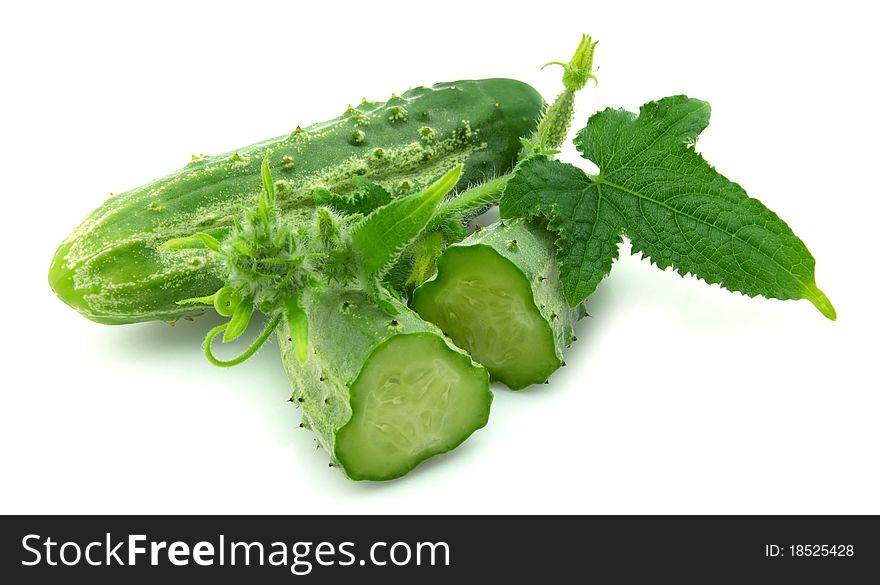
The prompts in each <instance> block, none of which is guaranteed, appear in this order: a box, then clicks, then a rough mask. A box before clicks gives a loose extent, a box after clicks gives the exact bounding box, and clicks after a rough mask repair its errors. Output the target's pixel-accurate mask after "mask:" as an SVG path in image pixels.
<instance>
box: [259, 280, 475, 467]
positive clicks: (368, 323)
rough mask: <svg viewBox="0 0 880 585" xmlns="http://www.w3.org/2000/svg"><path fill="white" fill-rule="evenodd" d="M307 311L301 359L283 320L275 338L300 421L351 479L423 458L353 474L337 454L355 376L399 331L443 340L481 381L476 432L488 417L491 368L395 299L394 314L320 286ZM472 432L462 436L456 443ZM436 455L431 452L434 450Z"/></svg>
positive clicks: (358, 295)
mask: <svg viewBox="0 0 880 585" xmlns="http://www.w3.org/2000/svg"><path fill="white" fill-rule="evenodd" d="M305 303H306V307H305V309H306V312H307V313H308V315H309V352H308V358H307V359H306V361H305V363H301V362H300V361H299V359H297V356H296V352H295V348H294V346H293V343H292V341H291V335H290V331H289V329H288V327H287V324H286V323H285V322H284V320H282V324H281V325H280V326H279V328H278V333H277V338H278V343H279V345H280V347H281V359H282V361H283V363H284V368H285V370H286V371H287V377H288V379H289V380H290V384H291V386H292V388H293V389H294V390H293V395H292V397H291V401H293V402H294V403H295V404H297V405H298V406H299V407H300V408H301V409H302V414H303V422H302V424H303V426H305V427H308V428H310V429H311V430H312V431H313V432H314V433H315V437H316V439H317V441H318V444H319V445H320V446H321V447H322V448H324V450H326V451H327V452H328V453H329V454H330V462H331V464H332V465H334V466H336V467H339V468H340V470H342V472H343V473H344V474H345V475H346V476H347V477H349V478H350V479H354V480H372V481H384V480H389V479H396V478H398V477H400V476H402V475H405V474H406V473H408V472H409V471H411V470H412V469H413V468H414V467H415V466H416V465H418V464H419V463H421V460H419V461H413V462H412V465H410V466H408V467H406V468H404V469H398V470H395V471H393V472H390V473H389V474H383V475H370V476H365V475H357V474H355V473H352V472H351V471H350V469H348V468H347V467H346V465H345V461H342V460H340V458H339V456H338V454H337V449H336V447H337V434H338V432H339V431H340V430H341V429H342V428H343V427H344V426H345V424H346V423H348V421H349V420H350V419H351V417H352V409H351V402H350V400H351V397H350V389H351V386H352V384H354V382H355V381H356V380H357V378H358V375H359V374H360V372H361V370H362V369H363V368H364V366H365V365H366V363H367V362H368V360H369V359H370V356H371V355H372V354H373V353H374V352H375V351H376V350H377V349H378V348H380V347H381V346H382V345H383V344H384V343H385V342H387V341H389V340H390V339H392V338H394V337H396V336H398V335H431V336H435V337H436V338H437V339H438V341H440V342H442V343H443V344H444V345H445V346H446V347H447V348H448V349H449V352H450V354H449V355H450V357H451V358H452V359H458V360H460V361H461V363H462V364H464V365H466V367H467V368H468V369H469V370H470V371H471V372H472V373H473V374H474V375H475V376H478V377H482V378H483V379H484V381H485V383H484V392H485V396H484V403H485V412H483V413H481V415H480V423H479V424H478V426H476V427H475V428H473V429H472V430H471V433H473V431H476V430H478V429H480V428H482V427H483V426H485V425H486V423H487V422H488V420H489V408H490V406H491V403H492V392H491V390H490V389H489V373H488V372H487V371H486V370H485V368H483V367H482V366H480V365H478V364H475V363H474V362H473V360H471V358H470V356H468V355H467V354H466V353H465V352H464V351H462V350H461V349H459V348H458V347H456V346H454V345H452V343H451V342H450V341H449V340H448V339H447V338H446V337H444V336H443V333H442V332H441V331H440V330H439V329H437V327H435V326H434V325H432V324H431V323H428V322H426V321H423V320H422V319H420V318H419V316H418V315H416V314H415V313H413V312H412V311H411V310H409V309H408V308H406V307H405V306H403V305H402V304H399V303H397V301H393V303H394V304H395V305H396V307H397V309H398V314H396V315H394V316H393V317H391V316H389V315H388V314H387V313H386V312H385V311H383V310H382V309H380V308H379V307H377V306H376V305H375V304H374V303H373V302H372V301H371V300H370V299H369V297H368V296H367V295H366V294H365V293H364V292H362V291H359V290H353V289H347V290H343V289H333V288H331V289H324V290H318V291H313V292H312V293H311V294H309V295H307V296H306V299H305ZM468 436H470V433H469V434H468V435H466V436H463V437H461V441H459V443H457V444H455V445H452V446H450V448H449V449H447V451H448V450H451V449H454V448H455V447H457V446H458V445H459V444H461V442H463V441H464V440H465V439H467V437H468ZM436 454H439V452H438V453H434V455H436Z"/></svg>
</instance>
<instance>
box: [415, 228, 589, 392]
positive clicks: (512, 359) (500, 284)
mask: <svg viewBox="0 0 880 585" xmlns="http://www.w3.org/2000/svg"><path fill="white" fill-rule="evenodd" d="M411 305H412V307H413V309H414V310H415V311H416V312H418V313H419V315H421V316H422V317H423V318H424V319H426V320H428V321H430V322H432V323H435V324H436V325H437V326H438V327H440V329H442V330H443V331H444V332H445V333H446V334H447V335H449V337H451V338H452V340H453V341H454V342H455V344H456V345H458V346H459V347H461V348H463V349H465V350H466V351H468V352H469V353H470V354H471V356H473V358H474V360H476V361H477V362H479V363H481V364H483V365H484V366H485V367H486V368H487V369H488V370H489V373H490V374H491V376H492V379H493V380H498V381H501V382H504V383H505V384H506V385H507V386H509V387H510V388H512V389H514V390H518V389H521V388H524V387H526V386H528V385H530V384H536V383H539V382H544V381H546V380H547V378H548V377H549V376H550V374H552V373H553V372H554V371H556V369H557V368H559V367H560V366H561V365H562V364H563V361H562V351H563V349H564V348H565V347H567V346H568V345H570V344H571V342H572V340H573V339H574V324H575V323H576V322H577V321H578V319H580V318H581V317H583V316H584V315H585V314H586V313H585V312H584V309H583V305H578V306H577V307H575V308H571V307H569V306H568V304H567V303H566V301H565V298H564V297H563V295H562V287H561V285H560V281H559V267H558V265H557V263H556V259H555V253H554V248H553V240H552V238H551V237H550V235H549V234H548V233H547V232H546V230H544V229H543V228H541V227H539V226H536V225H531V224H526V223H525V222H523V221H522V220H514V221H510V222H499V223H496V224H493V225H492V226H490V227H488V228H485V229H482V230H480V231H479V232H477V233H475V234H473V235H471V236H470V237H468V238H466V239H465V240H463V241H462V242H460V243H458V244H454V245H452V246H450V247H449V249H448V250H446V252H444V254H443V255H442V256H441V257H440V259H439V261H438V263H437V274H436V275H435V276H434V277H433V278H432V279H431V280H429V281H428V282H426V283H425V284H423V285H422V286H421V287H419V288H418V289H416V291H415V292H414V294H413V300H412V303H411Z"/></svg>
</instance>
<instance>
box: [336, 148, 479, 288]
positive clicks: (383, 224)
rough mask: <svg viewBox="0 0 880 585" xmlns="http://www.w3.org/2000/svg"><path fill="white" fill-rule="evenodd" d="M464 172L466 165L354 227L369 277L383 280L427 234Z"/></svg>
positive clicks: (354, 240) (365, 270) (369, 216)
mask: <svg viewBox="0 0 880 585" xmlns="http://www.w3.org/2000/svg"><path fill="white" fill-rule="evenodd" d="M461 171H462V165H458V166H457V167H455V168H453V169H452V170H451V171H449V172H448V173H446V174H445V175H443V176H442V177H440V179H438V180H437V182H435V183H433V184H432V185H430V186H429V187H427V188H426V189H425V190H423V191H420V192H418V193H413V194H412V195H407V196H404V197H400V198H397V199H394V200H393V201H391V202H390V203H388V204H387V205H385V206H383V207H380V208H379V209H377V210H376V211H374V212H372V213H371V214H370V215H368V216H367V217H365V218H363V219H361V220H359V221H358V222H357V223H356V224H354V225H353V226H352V231H351V238H352V243H353V244H354V247H355V249H357V250H358V251H359V252H360V254H361V265H362V268H363V271H364V273H365V274H366V275H367V276H368V277H381V276H382V275H383V274H384V273H385V272H386V271H387V270H388V269H389V268H390V267H391V265H392V264H393V263H394V261H395V260H397V258H398V256H400V253H401V252H402V251H403V248H404V247H405V246H406V245H407V244H409V243H410V242H412V241H413V240H414V239H415V238H416V237H418V236H419V234H421V233H422V232H423V231H424V230H425V228H426V227H427V226H428V224H429V223H430V221H431V218H432V217H433V216H434V210H435V209H436V207H437V205H439V203H440V201H441V200H442V199H443V197H444V196H445V195H446V194H447V193H449V192H450V191H451V190H452V188H453V187H454V186H455V184H456V183H457V182H458V179H459V177H461Z"/></svg>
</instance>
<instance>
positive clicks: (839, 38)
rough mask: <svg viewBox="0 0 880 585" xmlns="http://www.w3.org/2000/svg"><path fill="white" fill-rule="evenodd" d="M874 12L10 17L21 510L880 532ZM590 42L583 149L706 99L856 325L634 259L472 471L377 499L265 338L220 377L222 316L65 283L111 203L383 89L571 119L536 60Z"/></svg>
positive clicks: (151, 12) (733, 172)
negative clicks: (472, 90) (814, 520)
mask: <svg viewBox="0 0 880 585" xmlns="http://www.w3.org/2000/svg"><path fill="white" fill-rule="evenodd" d="M422 5H423V6H425V8H417V7H416V6H422ZM869 5H870V3H867V2H841V1H838V2H833V3H822V4H818V3H817V4H811V3H804V2H798V3H790V4H787V3H782V2H779V3H776V2H766V1H763V2H758V3H745V2H737V3H735V4H729V5H728V7H727V8H723V7H720V5H718V6H716V5H715V4H714V3H709V2H680V3H676V2H645V3H640V4H634V3H626V2H613V3H611V2H572V3H570V4H558V3H553V2H547V1H544V2H540V3H523V7H522V8H519V7H517V6H516V5H515V3H512V2H497V3H494V5H490V3H488V2H486V3H484V2H473V1H469V2H450V1H446V2H443V3H436V2H434V3H418V4H416V3H403V2H400V3H378V4H376V3H374V4H372V5H369V6H367V5H365V4H364V3H362V2H359V3H354V4H352V5H349V6H344V5H341V4H335V3H330V2H317V3H312V2H296V3H294V2H286V3H282V2H277V3H268V2H265V3H264V2H226V3H220V2H187V3H183V2H172V3H165V2H151V3H147V4H144V5H143V6H142V7H140V8H134V7H129V6H126V5H125V4H124V3H115V2H114V3H106V4H98V3H95V2H75V3H73V2H71V3H61V2H59V3H57V4H48V3H45V2H27V3H25V2H17V3H6V4H5V5H4V7H3V8H2V15H0V55H2V56H0V59H2V61H0V63H2V73H0V86H2V89H0V103H2V108H0V116H2V129H0V160H2V161H3V162H2V167H0V168H2V183H0V185H2V187H0V189H2V193H0V197H2V209H3V215H2V230H0V237H2V252H3V255H2V263H3V264H2V266H3V281H2V286H0V291H2V292H0V294H2V305H0V306H2V310H3V316H2V320H0V323H2V326H3V333H2V339H3V341H2V344H3V356H4V357H3V374H2V376H3V377H2V380H3V382H2V384H0V386H2V390H0V392H2V397H0V449H2V454H0V477H2V479H0V504H2V505H0V512H4V513H12V512H28V513H43V512H45V513H53V512H71V513H72V512H100V513H123V512H128V513H135V512H143V513H153V512H171V513H182V512H193V513H209V512H210V513H221V512H226V513H306V512H308V513H416V512H426V513H444V514H445V513H478V512H492V513H496V512H497V513H505V512H506V513H550V512H556V513H672V512H679V513H709V512H715V513H748V512H751V513H875V514H876V513H880V503H878V493H880V465H878V459H880V457H878V446H880V422H878V415H880V397H878V390H880V384H878V370H877V367H878V364H877V349H878V343H877V334H878V330H880V322H878V321H880V320H878V316H877V314H878V307H877V302H876V301H875V296H876V295H877V290H878V287H877V284H878V282H877V267H876V266H877V257H878V254H877V252H876V248H877V246H878V236H877V235H876V226H877V225H878V223H877V222H878V212H880V207H878V195H880V193H878V182H877V176H878V173H877V155H878V149H877V142H876V141H877V136H878V130H880V128H878V122H877V120H878V117H877V113H876V108H877V103H878V97H880V96H878V92H877V87H876V83H877V82H876V78H877V66H876V58H877V57H878V55H880V52H878V47H877V41H876V32H875V30H874V29H873V27H874V26H875V25H876V22H877V18H876V15H871V14H868V13H867V10H866V9H865V8H863V7H865V6H869ZM581 32H588V33H591V34H593V35H594V37H595V38H597V39H599V40H600V43H599V46H598V49H597V55H596V61H597V63H598V65H599V66H600V71H599V79H600V81H599V85H598V87H597V88H593V87H592V86H591V87H590V88H589V89H587V90H585V91H584V92H582V94H581V95H580V99H579V101H578V110H577V115H576V119H575V128H576V129H577V128H580V127H581V126H583V124H584V122H585V121H586V119H587V117H588V116H589V115H590V114H591V113H592V112H594V111H596V110H597V109H599V108H604V107H606V106H615V107H619V106H624V107H627V108H629V109H637V108H638V106H639V105H640V104H641V103H642V102H644V101H647V100H650V99H656V98H659V97H662V96H665V95H669V94H676V93H687V94H689V95H691V96H694V97H699V98H701V99H705V100H708V101H710V102H711V104H712V106H713V115H712V123H711V125H710V127H709V129H708V130H707V131H706V132H705V133H704V135H703V137H702V138H701V139H700V142H699V149H700V150H701V151H702V152H703V153H704V155H705V156H706V158H707V159H708V160H709V161H711V162H712V163H713V164H715V165H716V166H717V168H718V169H719V170H720V171H721V172H723V173H725V174H726V175H727V176H729V177H730V178H732V179H734V180H736V181H738V182H739V183H741V184H742V185H743V186H744V187H746V189H747V190H748V191H749V193H750V194H751V195H752V196H755V197H758V198H760V199H761V200H762V201H764V203H766V204H767V205H768V206H769V207H770V208H772V209H774V210H775V211H777V212H778V213H779V214H780V215H781V216H782V217H783V218H784V219H786V221H788V223H789V224H790V225H791V226H792V227H793V229H794V230H795V232H796V233H797V234H798V235H799V236H800V237H801V238H802V239H803V240H804V241H805V242H806V243H807V245H808V246H809V248H810V250H811V251H812V253H813V254H814V256H815V257H816V261H817V271H816V274H817V281H818V283H819V286H820V287H821V288H822V289H823V290H824V291H825V292H826V293H827V294H828V296H829V297H830V298H831V299H832V301H833V302H834V304H835V306H836V307H837V310H838V314H839V320H838V321H837V322H836V323H832V322H830V321H827V320H825V319H824V318H823V317H822V316H821V315H820V314H819V313H818V312H817V311H816V310H814V309H813V308H812V306H811V305H810V304H809V303H808V302H806V301H800V302H785V303H783V302H778V301H768V300H763V299H746V298H744V297H742V296H741V295H738V294H733V293H730V292H727V291H724V290H721V289H719V288H718V287H710V286H707V285H705V284H704V283H701V282H698V281H696V280H695V279H692V278H687V279H682V278H680V277H679V276H677V275H675V274H673V273H670V272H666V273H664V272H660V271H658V270H657V269H656V268H654V267H651V266H649V265H648V263H647V262H646V261H643V260H640V259H638V258H635V257H632V256H629V255H628V253H627V252H626V251H623V254H622V256H621V259H620V260H619V261H618V262H617V263H616V265H615V267H614V269H613V271H612V274H611V276H610V277H609V278H608V279H607V280H606V281H604V282H603V283H602V285H601V286H600V288H599V290H598V292H597V293H596V295H595V296H594V297H593V298H592V299H591V300H590V301H589V310H590V313H591V314H592V317H591V318H589V319H586V320H584V321H583V322H582V323H581V326H580V327H579V329H578V335H579V337H580V338H581V341H580V342H578V343H577V344H576V345H575V346H574V347H573V348H572V349H571V350H570V353H569V354H568V356H567V359H568V363H569V367H567V368H564V369H563V370H561V371H560V372H559V373H558V374H556V375H554V376H553V379H552V383H551V384H550V385H549V386H539V387H533V388H530V389H528V390H526V391H522V392H520V393H516V394H514V393H512V392H510V391H508V390H506V389H504V388H501V387H499V388H496V398H495V403H494V405H493V411H492V416H491V420H490V423H489V425H488V427H486V428H485V429H483V430H481V431H479V432H477V433H476V434H475V435H474V436H473V437H472V438H471V439H470V440H469V441H467V442H466V443H465V444H464V445H463V446H462V447H461V448H459V449H458V450H456V451H454V452H453V453H451V454H450V455H446V456H442V457H438V458H435V459H433V460H431V461H430V462H428V463H426V464H423V465H422V466H421V467H420V468H419V469H418V470H417V471H415V472H413V473H412V474H410V475H409V476H406V477H405V478H403V479H401V480H398V481H394V482H390V483H384V484H371V483H355V482H351V481H348V480H346V479H344V478H343V477H342V475H341V474H340V473H339V472H338V470H335V469H330V468H328V467H327V457H326V454H325V453H324V452H323V451H316V450H315V447H314V442H313V440H312V438H311V435H310V434H309V432H307V431H303V430H301V429H299V428H297V424H298V423H299V414H298V412H297V411H296V410H295V409H294V407H293V406H292V405H291V404H289V403H288V402H286V399H287V397H288V396H289V393H290V390H289V387H288V384H287V381H286V379H285V376H284V372H283V370H282V367H281V364H280V362H279V359H278V356H277V348H276V347H275V346H269V347H266V348H264V349H263V350H262V351H261V353H260V354H259V355H257V356H256V358H254V359H252V360H251V361H249V362H247V363H246V364H244V365H242V366H240V367H238V368H233V369H229V370H222V369H219V368H215V367H213V366H211V365H210V364H208V363H207V361H205V360H204V358H203V357H202V354H201V350H200V347H199V344H200V342H201V338H202V336H203V335H204V333H205V332H206V331H207V329H208V328H209V327H210V326H212V325H213V324H216V323H217V319H216V318H215V317H210V316H209V317H204V318H202V319H199V320H197V321H195V322H194V323H181V324H180V325H178V326H177V327H175V328H171V327H168V326H167V325H164V324H159V323H152V324H143V325H131V326H122V327H107V326H101V325H97V324H94V323H91V322H89V321H87V320H85V319H84V318H83V317H81V316H79V315H78V314H76V313H75V312H73V311H72V310H70V309H69V308H68V307H66V306H65V305H64V304H62V303H61V302H60V301H58V300H57V299H56V298H55V297H54V296H53V294H52V292H51V291H50V289H49V287H48V285H47V284H46V271H47V269H48V266H49V260H50V258H51V256H52V253H53V251H54V249H55V246H57V244H58V243H59V242H60V241H61V239H62V238H63V237H64V236H65V235H66V234H67V232H68V231H69V230H70V229H71V228H73V227H74V225H75V224H76V223H78V222H79V220H80V219H81V218H82V217H83V216H84V215H85V214H86V213H87V212H88V211H89V210H90V209H92V208H93V207H95V206H97V205H98V204H100V203H101V202H102V201H103V200H104V198H105V197H106V196H107V193H108V192H111V191H113V192H121V191H124V190H127V189H130V188H132V187H135V186H137V185H139V184H142V183H144V182H146V181H148V180H150V179H152V178H154V177H157V176H161V175H164V174H165V173H167V172H169V171H171V170H174V169H176V168H178V167H179V166H182V165H183V164H184V163H185V162H186V161H187V160H188V159H189V157H190V154H191V153H202V152H204V153H219V152H224V151H228V150H231V149H234V148H236V147H239V146H242V145H245V144H249V143H251V142H255V141H257V140H260V139H263V138H266V137H269V136H275V135H278V134H282V133H285V132H288V131H290V130H291V129H292V128H293V127H295V126H296V125H297V124H303V125H305V124H307V123H310V122H314V121H319V120H323V119H326V118H330V117H333V116H335V115H337V114H339V113H340V112H341V111H342V110H343V109H344V108H345V106H346V104H348V103H355V102H357V101H358V100H360V98H361V97H362V96H367V97H369V98H371V99H384V98H386V97H387V96H388V95H389V94H390V93H391V92H392V91H396V92H398V93H400V92H401V91H403V90H405V89H407V88H408V87H410V86H415V85H422V84H431V83H434V82H437V81H445V80H455V79H462V78H480V77H493V76H495V77H515V78H519V79H522V80H524V81H527V82H529V83H531V84H533V85H534V86H535V87H536V88H538V89H539V90H540V91H541V92H542V93H543V94H544V95H545V97H546V98H548V99H552V98H553V97H554V96H555V95H556V93H557V92H558V90H559V73H560V71H559V70H558V69H547V70H544V71H540V69H539V68H540V66H541V65H542V64H543V63H544V62H546V61H549V60H567V59H568V57H569V56H570V54H571V52H572V50H573V49H574V47H575V45H576V44H577V41H578V38H579V35H580V33H581ZM564 158H566V159H567V160H572V161H573V160H575V158H576V157H575V156H574V155H573V153H572V152H567V153H566V154H565V156H564Z"/></svg>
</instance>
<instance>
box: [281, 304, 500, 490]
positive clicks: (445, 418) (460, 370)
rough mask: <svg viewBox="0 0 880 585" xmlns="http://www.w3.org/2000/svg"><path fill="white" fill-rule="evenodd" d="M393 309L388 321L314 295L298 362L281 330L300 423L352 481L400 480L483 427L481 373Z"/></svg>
mask: <svg viewBox="0 0 880 585" xmlns="http://www.w3.org/2000/svg"><path fill="white" fill-rule="evenodd" d="M397 310H398V313H397V314H396V315H394V316H393V317H391V316H389V315H388V314H387V313H385V312H384V311H382V310H381V309H380V308H379V307H377V306H375V305H374V304H373V303H372V302H371V301H370V299H369V298H368V297H367V295H365V294H364V293H362V292H358V291H351V290H347V291H340V290H332V289H331V290H326V291H322V292H320V293H318V294H316V295H314V296H313V297H312V298H311V299H309V300H308V302H307V305H306V311H307V312H308V316H309V351H308V356H307V359H306V361H305V363H301V362H300V361H299V359H298V358H297V356H296V352H295V348H294V347H293V343H294V342H293V341H291V339H292V336H291V335H290V333H289V331H288V329H287V327H286V325H283V326H282V327H281V328H280V330H279V341H280V343H281V350H282V358H283V360H284V364H285V368H286V369H287V373H288V377H289V378H290V380H291V382H292V384H293V387H294V393H293V398H292V400H293V401H294V402H296V403H297V404H298V405H299V406H301V407H302V409H303V424H304V426H308V427H310V428H311V429H312V430H313V431H314V432H315V436H316V438H317V440H318V443H319V444H320V445H321V446H322V447H324V448H325V449H326V450H327V451H328V452H329V453H330V460H331V464H332V465H336V466H338V467H339V468H340V469H342V471H343V472H344V473H345V474H346V475H347V476H348V477H350V478H351V479H368V480H386V479H394V478H396V477H400V476H402V475H404V474H406V473H407V472H409V471H410V470H411V469H413V468H414V467H415V466H416V465H418V464H419V463H420V462H421V461H424V460H425V459H427V458H429V457H432V456H433V455H437V454H439V453H444V452H446V451H449V450H451V449H454V448H455V447H457V446H458V445H459V444H461V442H462V441H464V440H465V439H466V438H467V437H469V436H470V435H471V433H473V432H474V431H475V430H477V429H479V428H481V427H483V426H484V425H485V424H486V422H488V418H489V407H490V405H491V403H492V393H491V391H490V390H489V376H488V373H487V372H486V370H485V369H484V368H483V367H481V366H479V365H477V364H475V363H474V362H473V360H472V359H471V358H470V357H469V356H468V355H467V354H466V353H464V352H463V351H462V350H460V349H458V348H457V347H455V346H453V345H452V344H451V343H449V342H448V341H447V340H446V339H445V338H444V337H443V336H442V334H441V332H440V331H439V330H438V329H437V328H436V327H435V326H433V325H431V324H430V323H427V322H425V321H423V320H422V319H420V318H419V317H418V316H417V315H416V314H415V313H413V312H412V311H410V310H409V309H407V308H406V307H404V306H403V305H399V306H397Z"/></svg>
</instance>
